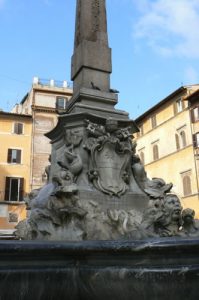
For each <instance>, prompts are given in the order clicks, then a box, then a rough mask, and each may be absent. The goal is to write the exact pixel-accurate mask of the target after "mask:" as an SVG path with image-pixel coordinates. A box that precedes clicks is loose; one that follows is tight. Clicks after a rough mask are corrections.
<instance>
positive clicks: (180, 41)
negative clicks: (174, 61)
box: [132, 0, 199, 58]
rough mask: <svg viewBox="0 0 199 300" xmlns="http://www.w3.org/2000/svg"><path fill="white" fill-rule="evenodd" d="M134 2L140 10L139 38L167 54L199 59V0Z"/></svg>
mask: <svg viewBox="0 0 199 300" xmlns="http://www.w3.org/2000/svg"><path fill="white" fill-rule="evenodd" d="M132 1H133V2H134V5H135V6H136V8H137V10H138V19H137V21H136V24H135V26H134V32H133V33H134V37H135V39H136V40H139V39H144V40H145V41H146V42H147V44H148V46H149V47H151V48H152V49H153V50H155V51H156V52H158V53H159V54H162V55H165V56H181V57H187V58H199V34H198V28H199V1H198V0H139V1H136V0H132ZM137 2H139V4H138V3H137Z"/></svg>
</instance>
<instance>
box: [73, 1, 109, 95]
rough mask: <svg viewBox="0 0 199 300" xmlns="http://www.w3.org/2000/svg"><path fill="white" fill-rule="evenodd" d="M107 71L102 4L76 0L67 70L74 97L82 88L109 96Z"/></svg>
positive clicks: (101, 2) (107, 48)
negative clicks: (105, 93)
mask: <svg viewBox="0 0 199 300" xmlns="http://www.w3.org/2000/svg"><path fill="white" fill-rule="evenodd" d="M111 71H112V67H111V49H110V48H109V46H108V34H107V20H106V1H105V0H78V1H77V7H76V25H75V41H74V54H73V57H72V67H71V78H72V80H73V84H74V87H73V88H74V93H76V92H77V91H78V89H80V88H82V87H84V88H91V89H96V90H101V91H103V92H109V90H110V73H111Z"/></svg>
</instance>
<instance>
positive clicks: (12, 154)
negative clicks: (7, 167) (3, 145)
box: [7, 149, 21, 164]
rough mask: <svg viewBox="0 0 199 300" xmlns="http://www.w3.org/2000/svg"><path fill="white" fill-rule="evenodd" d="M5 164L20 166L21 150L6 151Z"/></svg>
mask: <svg viewBox="0 0 199 300" xmlns="http://www.w3.org/2000/svg"><path fill="white" fill-rule="evenodd" d="M7 162H8V163H10V164H12V163H15V164H20V163H21V150H19V149H8V157H7Z"/></svg>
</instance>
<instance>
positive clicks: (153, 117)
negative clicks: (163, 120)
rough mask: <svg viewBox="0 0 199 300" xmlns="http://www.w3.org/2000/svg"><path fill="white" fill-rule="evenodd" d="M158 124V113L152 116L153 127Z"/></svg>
mask: <svg viewBox="0 0 199 300" xmlns="http://www.w3.org/2000/svg"><path fill="white" fill-rule="evenodd" d="M156 126H157V122H156V115H153V116H152V117H151V127H152V128H155V127H156Z"/></svg>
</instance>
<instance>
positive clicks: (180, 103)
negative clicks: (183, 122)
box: [176, 99, 183, 113]
mask: <svg viewBox="0 0 199 300" xmlns="http://www.w3.org/2000/svg"><path fill="white" fill-rule="evenodd" d="M176 109H177V112H178V113H179V112H181V111H182V109H183V107H182V100H181V99H178V100H177V101H176Z"/></svg>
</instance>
